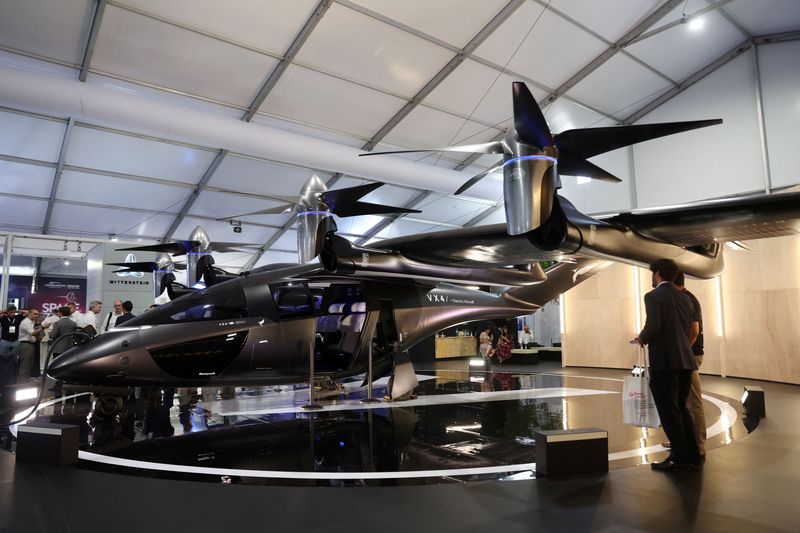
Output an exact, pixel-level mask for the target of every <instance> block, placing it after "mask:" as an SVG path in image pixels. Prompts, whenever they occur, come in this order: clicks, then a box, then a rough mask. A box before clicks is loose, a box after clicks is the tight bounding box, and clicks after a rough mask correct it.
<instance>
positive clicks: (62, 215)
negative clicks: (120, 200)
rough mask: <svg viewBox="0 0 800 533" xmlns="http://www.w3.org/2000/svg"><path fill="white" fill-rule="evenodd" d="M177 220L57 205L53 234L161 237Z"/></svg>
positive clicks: (54, 212) (51, 224)
mask: <svg viewBox="0 0 800 533" xmlns="http://www.w3.org/2000/svg"><path fill="white" fill-rule="evenodd" d="M174 219H175V216H174V215H153V214H152V213H139V212H134V211H128V210H126V209H120V208H117V207H111V208H101V207H85V206H79V205H72V204H62V203H56V205H55V207H54V208H53V217H52V219H51V220H50V232H51V233H54V234H56V235H57V234H59V233H65V234H70V233H88V234H94V235H105V234H108V233H116V234H117V235H134V236H140V237H155V238H161V237H162V236H163V235H164V234H165V233H166V232H167V229H168V228H169V225H170V224H171V223H172V221H173V220H174Z"/></svg>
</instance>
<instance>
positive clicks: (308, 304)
mask: <svg viewBox="0 0 800 533" xmlns="http://www.w3.org/2000/svg"><path fill="white" fill-rule="evenodd" d="M270 291H271V292H272V295H273V297H274V298H275V305H276V306H277V308H278V316H279V317H280V318H281V319H287V318H300V317H306V316H314V306H313V303H312V302H313V300H312V298H311V291H309V289H308V286H307V285H306V284H305V283H287V284H285V285H273V286H270Z"/></svg>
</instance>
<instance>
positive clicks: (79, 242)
mask: <svg viewBox="0 0 800 533" xmlns="http://www.w3.org/2000/svg"><path fill="white" fill-rule="evenodd" d="M78 251H79V252H82V251H83V250H81V241H78Z"/></svg>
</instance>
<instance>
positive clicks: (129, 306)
mask: <svg viewBox="0 0 800 533" xmlns="http://www.w3.org/2000/svg"><path fill="white" fill-rule="evenodd" d="M122 311H123V313H122V316H119V317H117V324H116V325H117V326H120V325H122V324H124V323H125V322H127V321H128V320H130V319H131V318H135V317H136V315H134V314H133V313H131V311H133V302H131V301H130V300H125V301H124V302H122Z"/></svg>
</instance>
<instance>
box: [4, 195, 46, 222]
mask: <svg viewBox="0 0 800 533" xmlns="http://www.w3.org/2000/svg"><path fill="white" fill-rule="evenodd" d="M46 211H47V200H27V199H21V198H9V197H8V196H0V224H2V225H8V226H33V227H41V225H42V223H43V222H44V214H45V212H46Z"/></svg>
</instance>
